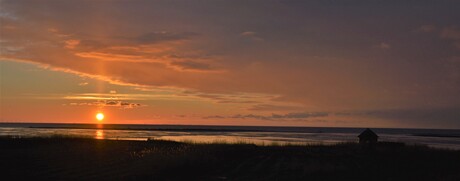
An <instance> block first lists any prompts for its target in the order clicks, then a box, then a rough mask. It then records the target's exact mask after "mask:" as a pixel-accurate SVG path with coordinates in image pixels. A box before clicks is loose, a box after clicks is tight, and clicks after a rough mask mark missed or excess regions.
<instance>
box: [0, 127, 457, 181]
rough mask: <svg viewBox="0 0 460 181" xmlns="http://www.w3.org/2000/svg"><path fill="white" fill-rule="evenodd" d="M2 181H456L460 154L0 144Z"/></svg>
mask: <svg viewBox="0 0 460 181" xmlns="http://www.w3.org/2000/svg"><path fill="white" fill-rule="evenodd" d="M0 160H2V161H1V162H0V167H1V168H0V170H1V172H2V173H1V174H2V178H5V180H20V179H34V180H36V179H47V180H458V179H460V174H459V173H460V151H454V150H448V149H434V148H430V147H427V146H407V145H405V144H403V143H391V142H380V143H378V144H376V145H375V146H373V147H372V148H370V147H366V146H362V145H360V144H357V143H341V144H335V145H304V146H296V145H276V144H274V145H265V146H257V145H254V144H248V143H244V142H241V143H232V144H228V143H212V144H199V143H181V142H174V141H163V140H149V141H126V140H97V139H91V138H75V137H66V136H52V137H34V138H13V137H1V138H0Z"/></svg>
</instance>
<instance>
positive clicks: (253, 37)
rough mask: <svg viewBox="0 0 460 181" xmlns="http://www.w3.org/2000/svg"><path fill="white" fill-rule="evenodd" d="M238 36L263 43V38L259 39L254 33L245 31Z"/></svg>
mask: <svg viewBox="0 0 460 181" xmlns="http://www.w3.org/2000/svg"><path fill="white" fill-rule="evenodd" d="M240 36H242V37H246V38H249V39H251V40H253V41H264V39H263V38H261V37H260V36H259V35H258V34H257V33H256V32H253V31H245V32H242V33H240Z"/></svg>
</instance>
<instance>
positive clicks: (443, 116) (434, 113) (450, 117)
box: [332, 107, 460, 126]
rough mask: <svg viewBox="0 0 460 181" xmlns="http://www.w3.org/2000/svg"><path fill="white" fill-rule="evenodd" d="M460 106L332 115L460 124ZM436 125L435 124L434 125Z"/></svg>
mask: <svg viewBox="0 0 460 181" xmlns="http://www.w3.org/2000/svg"><path fill="white" fill-rule="evenodd" d="M459 110H460V107H446V108H430V109H386V110H369V111H350V112H337V113H334V114H332V115H335V116H345V117H355V118H356V117H367V118H378V119H384V120H386V121H396V122H399V123H408V122H409V123H418V124H419V125H425V126H426V125H430V124H434V123H433V122H432V121H433V120H436V122H437V124H447V125H455V126H460V122H459V120H460V111H459ZM432 126H434V125H432Z"/></svg>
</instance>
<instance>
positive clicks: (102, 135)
mask: <svg viewBox="0 0 460 181" xmlns="http://www.w3.org/2000/svg"><path fill="white" fill-rule="evenodd" d="M7 135H8V136H21V137H35V136H53V135H67V136H79V137H89V138H96V139H117V140H147V139H149V138H153V139H165V140H174V141H187V142H196V143H254V144H258V145H271V144H287V143H290V144H334V143H340V142H356V141H357V134H355V133H326V132H322V133H293V132H235V131H233V132H219V131H212V132H199V131H190V132H187V131H143V130H102V129H57V128H53V129H47V128H11V127H6V128H5V127H0V136H7ZM379 136H380V140H381V141H395V142H404V143H408V144H424V145H429V146H434V147H441V148H452V149H458V150H460V138H455V137H422V136H411V135H407V134H380V135H379Z"/></svg>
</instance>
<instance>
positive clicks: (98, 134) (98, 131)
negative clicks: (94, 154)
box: [96, 129, 104, 140]
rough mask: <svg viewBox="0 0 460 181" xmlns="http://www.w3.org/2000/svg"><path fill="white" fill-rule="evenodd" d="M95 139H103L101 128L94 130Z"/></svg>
mask: <svg viewBox="0 0 460 181" xmlns="http://www.w3.org/2000/svg"><path fill="white" fill-rule="evenodd" d="M96 139H98V140H101V139H104V130H101V129H98V130H96Z"/></svg>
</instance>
